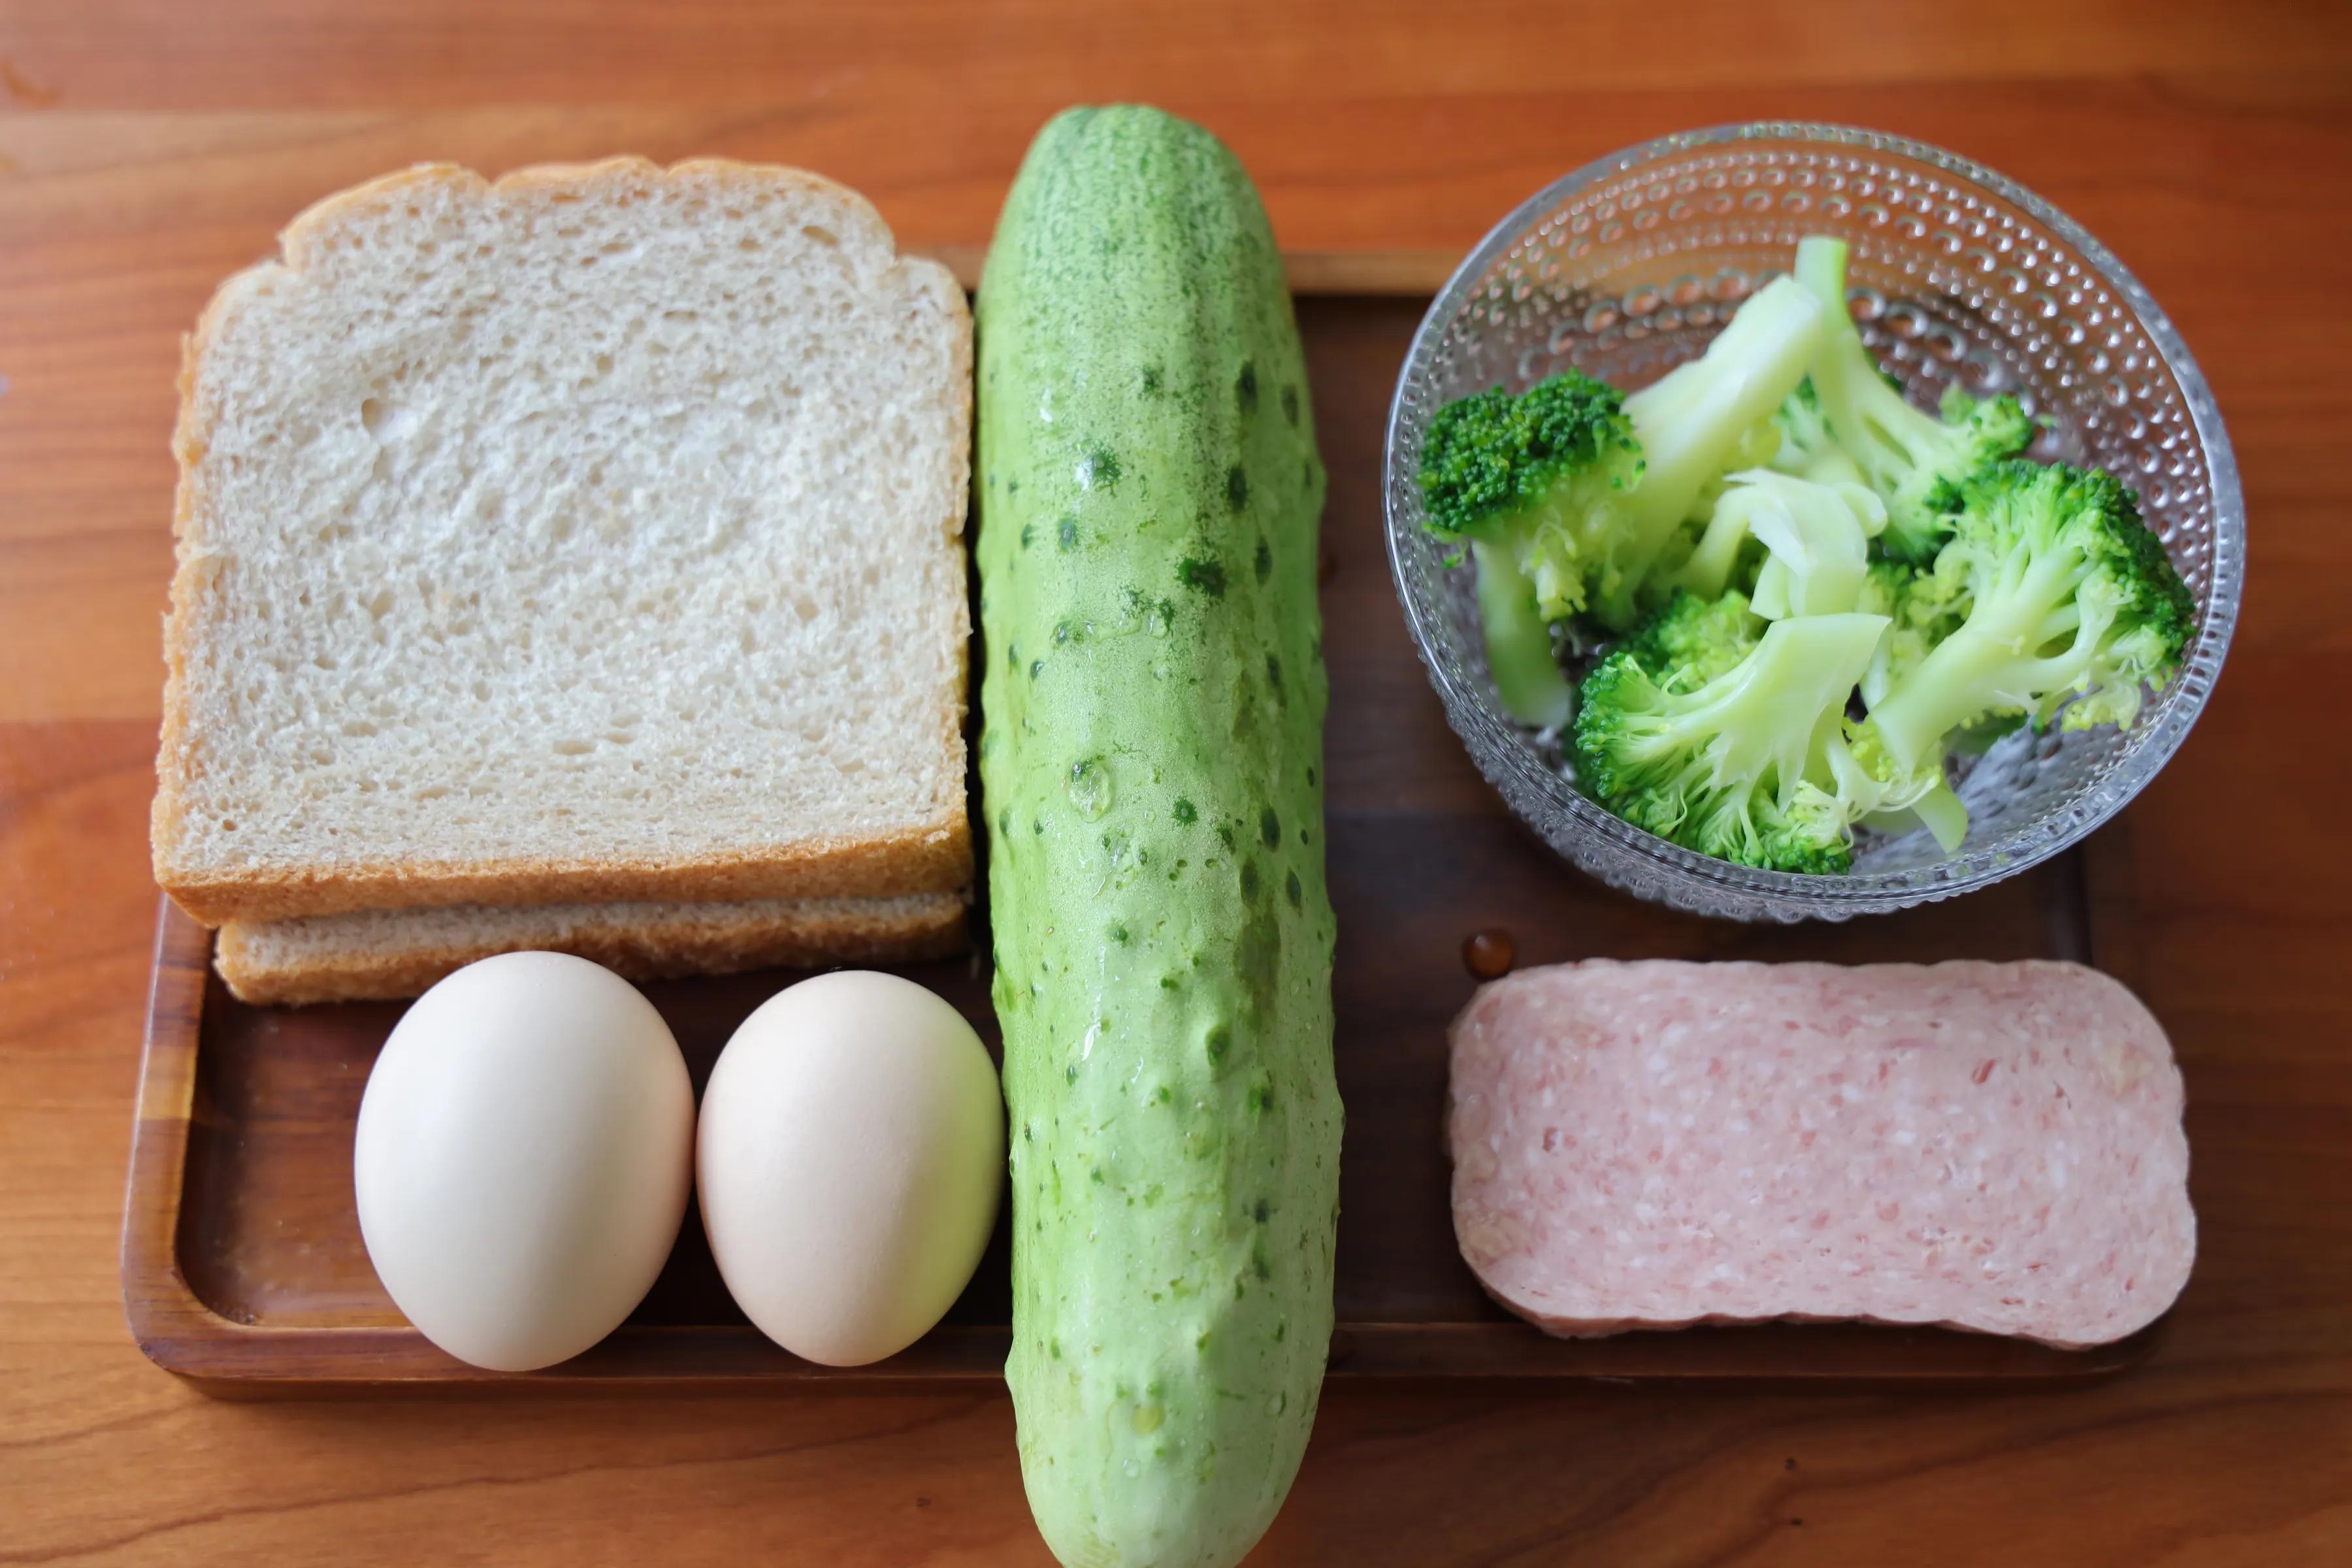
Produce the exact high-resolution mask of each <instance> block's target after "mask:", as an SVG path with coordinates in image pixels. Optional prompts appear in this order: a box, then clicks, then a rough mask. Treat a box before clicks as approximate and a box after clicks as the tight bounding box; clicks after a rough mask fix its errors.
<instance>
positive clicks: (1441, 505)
mask: <svg viewBox="0 0 2352 1568" xmlns="http://www.w3.org/2000/svg"><path fill="white" fill-rule="evenodd" d="M1641 475H1642V460H1641V448H1640V447H1639V446H1638V445H1637V444H1636V443H1635V442H1634V439H1633V426H1632V424H1631V422H1630V421H1628V420H1627V419H1626V417H1625V414H1624V400H1623V399H1622V398H1621V397H1620V396H1619V395H1617V392H1616V389H1615V388H1613V387H1611V386H1607V385H1604V384H1601V383H1600V382H1598V381H1595V380H1593V379H1592V378H1591V376H1589V375H1584V374H1580V373H1578V372H1576V371H1569V372H1566V373H1564V374H1559V375H1555V376H1551V377H1549V378H1548V379H1546V380H1543V381H1539V382H1538V383H1536V384H1535V385H1533V386H1531V387H1529V388H1528V390H1527V391H1525V392H1522V393H1519V394H1517V395H1512V394H1510V393H1507V392H1505V391H1504V390H1503V389H1502V388H1501V387H1494V388H1491V389H1489V390H1487V391H1486V392H1474V393H1472V394H1471V395H1469V396H1467V397H1463V398H1457V399H1456V400H1454V402H1452V403H1449V404H1447V405H1444V407H1442V408H1440V409H1439V410H1438V411H1437V413H1436V415H1435V416H1434V417H1433V418H1432V419H1431V420H1430V422H1429V432H1428V434H1427V435H1426V436H1425V437H1423V441H1422V457H1421V490H1422V496H1423V500H1424V502H1425V504H1426V508H1427V513H1428V520H1429V528H1430V531H1432V532H1433V533H1436V534H1439V535H1441V536H1442V537H1444V538H1449V539H1471V540H1475V541H1477V542H1479V543H1481V544H1483V545H1485V546H1486V549H1487V550H1488V551H1489V552H1494V553H1498V554H1507V555H1508V556H1509V558H1510V560H1511V562H1512V563H1513V564H1515V565H1516V566H1517V569H1518V571H1519V574H1521V575H1522V576H1523V577H1525V578H1526V579H1527V581H1528V585H1529V587H1530V590H1531V591H1532V593H1533V594H1534V595H1535V603H1536V607H1537V610H1538V613H1539V614H1540V615H1541V616H1542V617H1543V619H1545V620H1546V621H1557V620H1561V619H1563V618H1565V617H1567V616H1570V615H1573V614H1574V613H1576V612H1577V611H1578V610H1580V609H1581V608H1583V607H1584V605H1585V603H1586V601H1587V599H1588V597H1589V596H1590V595H1591V592H1592V590H1593V588H1594V587H1595V585H1596V584H1598V585H1601V586H1604V587H1605V586H1612V584H1611V583H1610V580H1609V577H1608V574H1609V573H1610V572H1611V571H1612V551H1613V547H1614V545H1615V543H1616V542H1617V540H1618V539H1619V538H1620V537H1621V536H1622V533H1623V532H1624V531H1625V528H1626V523H1625V510H1626V507H1627V505H1628V502H1629V500H1630V498H1631V496H1632V495H1633V489H1634V485H1635V482H1636V481H1637V480H1638V479H1640V478H1641Z"/></svg>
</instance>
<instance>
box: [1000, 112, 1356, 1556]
mask: <svg viewBox="0 0 2352 1568" xmlns="http://www.w3.org/2000/svg"><path fill="white" fill-rule="evenodd" d="M977 321H978V329H979V345H980V372H979V374H980V382H979V412H980V448H979V463H978V465H977V472H976V474H975V479H976V484H975V490H976V498H975V506H976V510H977V515H978V519H979V539H978V544H977V547H976V548H977V555H978V562H979V568H980V586H981V620H982V627H983V629H984V632H985V636H986V656H985V657H986V659H987V668H986V673H985V675H984V676H983V678H982V689H981V706H982V717H983V725H982V733H981V741H980V771H981V778H982V784H983V788H984V791H985V795H984V799H985V806H984V809H985V813H986V816H987V820H988V831H989V897H990V902H991V919H992V925H993V929H994V935H995V958H996V978H995V1001H996V1011H997V1016H998V1018H999V1019H1000V1020H1001V1021H1002V1023H1003V1029H1004V1089H1005V1100H1006V1103H1007V1106H1008V1109H1009V1111H1010V1116H1011V1123H1012V1125H1011V1131H1010V1142H1009V1148H1010V1152H1011V1165H1012V1177H1013V1353H1012V1358H1011V1360H1010V1361H1009V1362H1008V1363H1006V1366H1005V1379H1006V1381H1007V1382H1008V1383H1009V1384H1011V1385H1012V1390H1013V1406H1014V1413H1015V1415H1016V1417H1017V1420H1018V1424H1019V1429H1020V1449H1021V1468H1022V1475H1023V1478H1024V1481H1025V1483H1026V1485H1027V1489H1028V1493H1029V1503H1030V1508H1031V1510H1032V1511H1033V1512H1034V1514H1035V1515H1036V1519H1037V1524H1038V1528H1039V1529H1040V1530H1041V1531H1043V1532H1044V1534H1045V1541H1046V1543H1047V1544H1048V1545H1049V1546H1051V1547H1052V1548H1053V1550H1054V1552H1055V1555H1056V1556H1057V1557H1059V1558H1060V1559H1061V1560H1062V1562H1063V1563H1067V1564H1070V1565H1071V1568H1108V1565H1111V1564H1122V1565H1137V1568H1139V1565H1143V1564H1151V1565H1155V1568H1179V1565H1200V1564H1225V1563H1234V1562H1237V1561H1239V1559H1240V1558H1241V1557H1242V1556H1243V1554H1244V1553H1245V1552H1248V1550H1249V1549H1250V1547H1251V1546H1252V1545H1253V1544H1254V1543H1255V1542H1256V1541H1257V1539H1258V1537H1259V1536H1260V1535H1262V1534H1263V1533H1264V1532H1265V1528H1266V1526H1267V1525H1268V1524H1269V1523H1271V1522H1272V1521H1273V1519H1274V1515H1275V1512H1276V1510H1277V1509H1278V1508H1280V1507H1281V1505H1282V1500H1283V1497H1284V1495H1285V1494H1286V1492H1287V1491H1288V1490H1289V1489H1290V1483H1291V1479H1292V1478H1293V1477H1294V1476H1295V1475H1296V1474H1297V1468H1298V1463H1299V1459H1300V1458H1301V1456H1302V1455H1303V1454H1304V1452H1305V1449H1306V1447H1307V1432H1308V1429H1309V1428H1310V1426H1312V1425H1313V1422H1314V1416H1315V1402H1316V1395H1317V1393H1318V1390H1319V1388H1320V1386H1321V1384H1322V1378H1323V1365H1324V1360H1325V1356H1326V1354H1327V1352H1328V1349H1329V1342H1330V1335H1331V1313H1332V1309H1331V1265H1332V1251H1333V1246H1334V1241H1335V1235H1336V1227H1337V1217H1338V1207H1339V1125H1340V1110H1339V1089H1338V1085H1337V1083H1336V1082H1335V1080H1334V1079H1333V1076H1332V1065H1331V948H1332V938H1333V932H1334V923H1333V920H1332V915H1331V906H1330V901H1329V899H1328V896H1327V895H1326V892H1325V889H1324V879H1323V809H1322V808H1323V793H1322V778H1321V772H1320V770H1321V767H1322V726H1323V713H1324V707H1325V701H1326V693H1327V686H1326V682H1325V678H1324V671H1323V658H1322V637H1321V627H1320V615H1319V611H1318V606H1317V604H1316V557H1317V544H1316V531H1317V524H1318V519H1319V517H1320V515H1321V511H1322V506H1323V494H1324V474H1323V468H1322V464H1321V462H1320V460H1319V459H1318V457H1317V456H1316V450H1315V438H1314V422H1313V416H1312V412H1311V410H1310V408H1309V406H1308V404H1307V375H1306V367H1305V363H1304V361H1303V357H1302V354H1301V352H1300V348H1299V342H1298V329H1297V323H1296V321H1294V320H1293V318H1292V314H1291V306H1290V297H1289V294H1288V292H1287V291H1286V289H1285V287H1284V284H1283V279H1282V268H1281V260H1280V257H1279V255H1278V253H1277V252H1276V249H1275V246H1274V239H1273V235H1272V233H1271V231H1270V230H1269V229H1268V227H1267V225H1266V219H1265V211H1264V209H1263V208H1262V207H1261V206H1260V205H1259V203H1258V198H1257V193H1256V191H1255V188H1254V187H1253V186H1252V185H1251V184H1250V182H1249V177H1248V176H1247V175H1246V174H1244V172H1243V170H1242V168H1241V165H1240V164H1239V163H1236V162H1235V161H1234V157H1233V154H1232V153H1229V152H1227V151H1226V150H1225V148H1224V147H1223V144H1222V143H1220V142H1218V141H1217V140H1216V139H1215V138H1214V137H1213V136H1212V135H1210V134H1209V133H1208V132H1205V131H1202V129H1200V128H1199V127H1197V126H1194V125H1191V124H1188V123H1186V122H1185V121H1181V120H1177V119H1173V118H1171V117H1170V116H1168V115H1166V114H1163V113H1161V112H1160V111H1159V110H1151V109H1145V108H1135V107H1120V108H1112V109H1100V110H1087V109H1078V110H1069V111H1068V112H1066V113H1065V114H1063V115H1062V116H1060V117H1059V118H1057V119H1056V120H1055V121H1053V122H1052V123H1050V124H1049V125H1047V126H1046V127H1045V130H1044V131H1043V132H1041V133H1040V134H1039V136H1038V138H1037V141H1036V142H1035V144H1034V146H1033V147H1032V148H1031V149H1030V152H1029V156H1028V159H1027V161H1026V162H1025V163H1024V164H1023V166H1022V170H1021V174H1020V176H1019V178H1018V179H1017V180H1016V181H1015V183H1014V184H1013V192H1012V195H1011V196H1010V197H1009V198H1008V199H1007V202H1006V205H1005V208H1004V213H1003V217H1002V218H1001V219H1000V220H999V221H998V225H997V230H996V238H995V243H994V245H993V246H992V248H991V250H990V252H989V258H988V265H987V270H986V272H985V274H984V276H983V279H982V284H981V289H980V296H979V304H978V312H977Z"/></svg>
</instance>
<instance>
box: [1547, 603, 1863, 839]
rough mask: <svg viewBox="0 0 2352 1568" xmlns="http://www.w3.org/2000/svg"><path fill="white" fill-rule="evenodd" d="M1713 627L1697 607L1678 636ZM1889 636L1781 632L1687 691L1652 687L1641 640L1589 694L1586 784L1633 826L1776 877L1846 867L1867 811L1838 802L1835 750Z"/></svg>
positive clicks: (1854, 631)
mask: <svg viewBox="0 0 2352 1568" xmlns="http://www.w3.org/2000/svg"><path fill="white" fill-rule="evenodd" d="M1697 603H1698V602H1697V601H1685V604H1686V606H1687V605H1695V604H1697ZM1669 613H1670V614H1672V612H1671V610H1670V612H1669ZM1701 626H1702V618H1701V611H1700V610H1698V609H1694V608H1689V607H1685V610H1684V611H1683V612H1682V618H1678V619H1675V620H1672V621H1669V622H1667V623H1666V630H1667V632H1668V633H1677V632H1693V633H1696V632H1697V631H1698V630H1699V629H1700V628H1701ZM1885 626H1886V621H1885V617H1883V616H1863V615H1842V616H1798V617H1795V618H1793V619H1790V620H1785V621H1778V622H1775V623H1773V625H1772V626H1771V627H1770V628H1769V630H1767V631H1766V632H1765V633H1764V635H1763V636H1762V637H1761V638H1759V640H1758V641H1757V643H1756V645H1755V646H1754V647H1752V648H1750V649H1749V650H1748V652H1747V653H1746V655H1745V656H1744V657H1742V658H1740V659H1739V661H1738V663H1737V664H1735V665H1733V666H1732V667H1731V668H1728V669H1727V670H1725V671H1724V672H1722V673H1721V674H1719V675H1717V676H1716V677H1715V678H1714V679H1710V680H1706V681H1705V682H1703V683H1701V684H1699V685H1697V686H1696V687H1695V688H1693V689H1689V690H1675V689H1671V687H1670V686H1669V685H1668V684H1667V683H1665V682H1664V681H1662V680H1660V679H1654V678H1653V677H1652V675H1651V674H1650V672H1649V671H1648V670H1646V669H1645V668H1643V665H1642V663H1641V658H1640V651H1641V649H1640V647H1637V646H1635V643H1629V644H1628V645H1627V646H1626V647H1620V648H1618V649H1616V650H1615V651H1614V652H1612V653H1611V654H1610V655H1609V656H1608V657H1607V658H1603V659H1602V660H1601V662H1600V663H1599V664H1597V665H1595V666H1594V667H1593V668H1592V670H1591V673H1589V674H1588V675H1586V677H1585V678H1584V682H1583V684H1582V686H1581V687H1580V689H1579V692H1578V710H1577V716H1576V725H1575V731H1574V758H1575V763H1576V771H1577V777H1578V780H1579V782H1580V784H1582V786H1583V787H1584V789H1585V791H1586V793H1587V794H1589V795H1591V796H1592V797H1593V798H1594V799H1595V800H1598V801H1599V802H1601V804H1602V805H1606V806H1607V807H1608V808H1609V809H1610V810H1612V811H1613V812H1615V813H1616V814H1617V815H1618V816H1622V817H1623V818H1624V819H1625V820H1626V821H1628V822H1630V823H1632V824H1633V826H1636V827H1640V828H1643V829H1644V830H1645V831H1647V832H1650V833H1654V834H1656V835H1657V836H1658V837H1661V838H1665V839H1669V840H1671V841H1673V842H1674V843H1676V844H1680V845H1682V846H1683V847H1685V848H1688V849H1696V850H1697V851H1699V852H1700V853H1701V854H1705V855H1712V856H1714V857H1716V858H1719V859H1725V860H1733V861H1737V862H1738V863H1739V864H1741V865H1746V866H1757V867H1761V868H1767V869H1771V870H1780V871H1801V872H1813V873H1831V872H1837V871H1843V870H1844V869H1846V868H1848V867H1849V866H1851V865H1852V863H1853V847H1852V837H1851V834H1852V825H1853V817H1854V815H1855V814H1854V811H1853V807H1852V805H1850V803H1848V802H1846V801H1845V800H1843V798H1841V796H1839V795H1837V794H1836V793H1834V791H1835V784H1836V780H1835V774H1834V773H1833V771H1832V766H1831V749H1832V746H1833V745H1837V744H1842V740H1841V731H1842V728H1843V716H1844V712H1845V703H1846V698H1847V696H1848V695H1849V694H1850V693H1851V692H1852V691H1853V686H1854V682H1855V680H1856V679H1859V678H1860V676H1861V673H1862V670H1863V667H1864V665H1866V664H1867V663H1868V662H1869V659H1870V654H1871V650H1872V649H1873V648H1874V647H1876V646H1877V643H1878V638H1879V635H1880V633H1882V632H1883V631H1884V630H1885ZM1646 636H1647V634H1646V632H1645V634H1644V638H1637V639H1635V642H1636V643H1642V642H1643V641H1644V639H1645V638H1646ZM1702 640H1703V639H1702Z"/></svg>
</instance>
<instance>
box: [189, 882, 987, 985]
mask: <svg viewBox="0 0 2352 1568" xmlns="http://www.w3.org/2000/svg"><path fill="white" fill-rule="evenodd" d="M964 928H965V921H964V900H963V895H961V893H911V894H908V895H906V896H904V897H901V898H895V899H755V900H748V901H745V902H740V903H714V902H667V903H620V904H548V905H541V906H539V907H536V908H528V909H516V908H492V907H488V906H485V905H480V904H470V905H461V906H457V907H455V908H446V909H421V910H380V911H362V912H361V913H357V914H341V915H313V916H310V917H307V918H304V919H300V920H289V921H253V922H247V921H230V922H229V923H228V924H226V925H225V926H223V927H221V928H220V934H219V936H218V937H217V939H216V940H215V946H214V956H213V962H214V964H215V967H217V968H218V969H219V970H220V973H221V978H222V979H224V980H226V981H227V982H228V988H229V989H230V990H231V991H233V992H235V993H236V996H237V998H238V999H239V1000H240V1001H244V1002H251V1003H300V1002H341V1001H356V1000H360V999H363V998H382V997H394V996H415V995H416V994H419V993H420V992H422V991H424V990H425V988H426V987H428V986H430V985H431V984H433V983H434V982H435V981H436V980H439V979H440V978H442V976H444V975H446V974H448V973H451V972H453V971H455V970H457V969H458V968H460V967H462V966H463V965H465V964H468V963H473V962H474V961H475V960H476V959H478V958H488V957H489V956H491V955H492V954H493V953H500V952H523V951H526V950H541V949H543V950H548V951H551V952H569V953H574V954H577V955H578V956H579V957H582V958H587V959H593V960H594V961H595V962H596V963H601V964H603V965H604V966H605V967H606V968H608V969H612V970H614V971H616V972H617V973H622V974H625V975H626V976H628V977H629V978H630V979H632V980H655V979H660V978H662V977H664V976H667V975H672V974H727V973H733V972H735V971H737V970H743V969H764V968H767V967H769V966H770V965H772V964H784V965H791V966H793V967H796V968H807V967H813V966H815V965H819V964H827V963H893V962H898V961H900V960H906V959H917V958H943V957H945V956H947V955H948V954H950V953H953V952H961V951H962V950H963V948H964V945H965V940H966V938H965V929H964Z"/></svg>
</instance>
